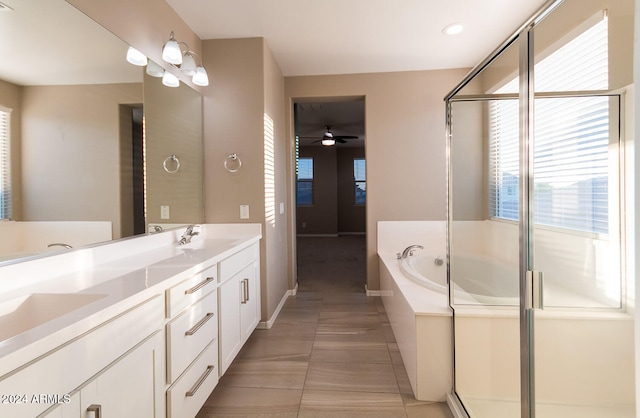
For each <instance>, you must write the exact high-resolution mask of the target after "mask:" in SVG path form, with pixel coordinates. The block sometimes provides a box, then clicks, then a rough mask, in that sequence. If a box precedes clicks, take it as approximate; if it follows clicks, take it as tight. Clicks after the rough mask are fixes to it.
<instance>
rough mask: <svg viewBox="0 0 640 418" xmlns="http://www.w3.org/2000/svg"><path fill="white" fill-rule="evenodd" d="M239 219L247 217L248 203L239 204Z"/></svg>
mask: <svg viewBox="0 0 640 418" xmlns="http://www.w3.org/2000/svg"><path fill="white" fill-rule="evenodd" d="M240 219H249V205H240Z"/></svg>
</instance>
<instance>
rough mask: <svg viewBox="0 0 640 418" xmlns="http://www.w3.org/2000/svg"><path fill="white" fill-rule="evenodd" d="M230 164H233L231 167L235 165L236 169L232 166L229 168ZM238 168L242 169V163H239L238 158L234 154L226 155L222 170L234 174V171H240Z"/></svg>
mask: <svg viewBox="0 0 640 418" xmlns="http://www.w3.org/2000/svg"><path fill="white" fill-rule="evenodd" d="M230 163H233V165H236V167H235V168H233V165H232V166H231V167H229V166H230V165H231V164H230ZM240 167H242V161H240V157H238V155H237V154H236V153H235V152H234V153H233V154H229V155H227V158H225V159H224V168H225V169H226V170H227V171H228V172H229V173H235V172H236V171H238V170H240Z"/></svg>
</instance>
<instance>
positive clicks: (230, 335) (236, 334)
mask: <svg viewBox="0 0 640 418" xmlns="http://www.w3.org/2000/svg"><path fill="white" fill-rule="evenodd" d="M259 265H260V262H259V247H258V244H257V243H256V244H253V245H251V246H250V247H247V248H245V249H244V250H242V251H240V252H238V253H236V254H234V255H232V256H231V257H229V258H227V259H225V260H223V261H221V262H220V269H219V272H220V279H219V280H220V287H219V289H218V305H219V312H220V315H219V317H220V318H219V326H220V370H219V372H220V376H222V375H223V374H224V373H225V372H226V370H227V368H228V367H229V365H230V364H231V362H232V361H233V359H234V358H235V357H236V355H237V354H238V353H239V352H240V349H241V348H242V346H243V345H244V343H245V342H246V341H247V339H248V338H249V336H250V335H251V333H252V332H253V330H254V329H255V328H256V326H257V325H258V322H259V321H260V280H259V276H260V274H259V269H260V267H259Z"/></svg>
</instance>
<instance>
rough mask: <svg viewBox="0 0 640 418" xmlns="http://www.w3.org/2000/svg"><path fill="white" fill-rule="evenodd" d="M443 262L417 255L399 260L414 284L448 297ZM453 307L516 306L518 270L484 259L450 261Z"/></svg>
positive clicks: (443, 259) (517, 298) (439, 259)
mask: <svg viewBox="0 0 640 418" xmlns="http://www.w3.org/2000/svg"><path fill="white" fill-rule="evenodd" d="M445 261H446V260H445V258H444V257H442V256H438V255H431V254H424V253H417V254H415V255H412V256H409V257H407V258H404V259H402V260H400V262H399V263H400V270H401V271H402V272H403V273H404V274H405V275H406V276H407V277H408V278H409V279H411V280H413V281H415V282H416V283H418V284H420V285H422V286H424V287H426V288H428V289H431V290H434V291H436V292H439V293H445V294H446V293H448V292H449V286H448V284H447V270H446V263H445ZM451 280H452V282H453V295H452V297H453V300H452V302H453V304H474V303H475V304H486V305H508V306H518V304H519V293H518V292H519V288H518V287H519V281H518V267H517V266H508V265H501V264H498V263H495V262H492V261H491V260H489V259H488V258H486V257H481V256H474V255H466V256H457V257H452V259H451Z"/></svg>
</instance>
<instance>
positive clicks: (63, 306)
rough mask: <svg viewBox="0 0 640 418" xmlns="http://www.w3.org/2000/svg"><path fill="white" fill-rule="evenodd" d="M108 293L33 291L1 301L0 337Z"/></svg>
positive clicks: (25, 328) (19, 332)
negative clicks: (32, 292) (29, 293)
mask: <svg viewBox="0 0 640 418" xmlns="http://www.w3.org/2000/svg"><path fill="white" fill-rule="evenodd" d="M105 296H107V295H104V294H88V293H34V294H31V295H27V296H23V297H19V298H16V299H13V300H10V301H7V302H4V303H1V304H0V341H4V340H6V339H9V338H11V337H14V336H16V335H18V334H21V333H23V332H25V331H28V330H30V329H32V328H35V327H37V326H38V325H41V324H44V323H45V322H49V321H51V320H53V319H56V318H58V317H61V316H62V315H65V314H68V313H70V312H73V311H75V310H76V309H80V308H82V307H83V306H86V305H88V304H90V303H92V302H95V301H96V300H98V299H101V298H103V297H105Z"/></svg>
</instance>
